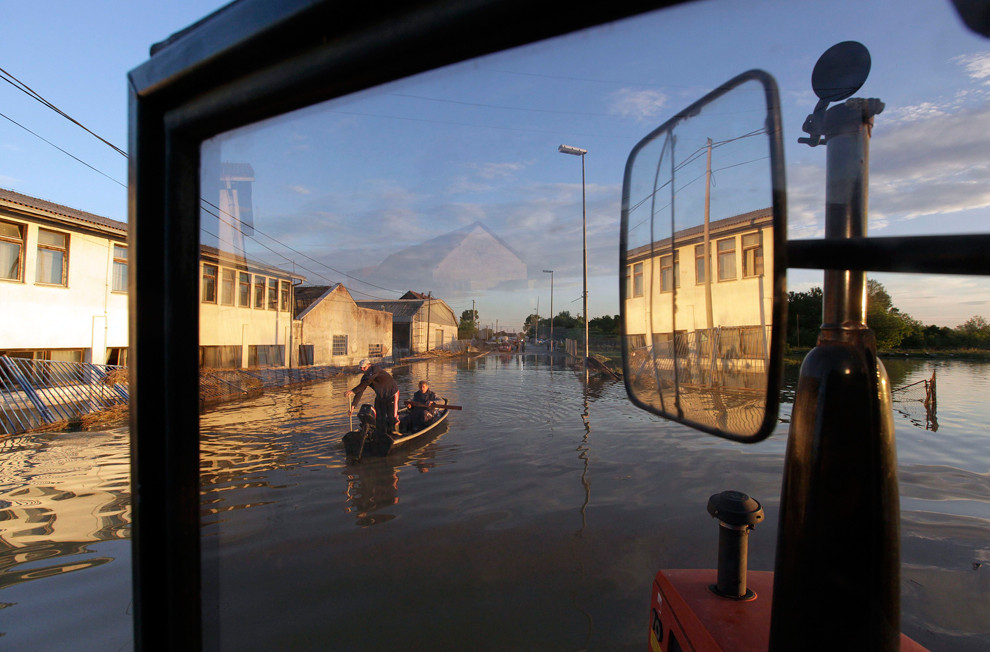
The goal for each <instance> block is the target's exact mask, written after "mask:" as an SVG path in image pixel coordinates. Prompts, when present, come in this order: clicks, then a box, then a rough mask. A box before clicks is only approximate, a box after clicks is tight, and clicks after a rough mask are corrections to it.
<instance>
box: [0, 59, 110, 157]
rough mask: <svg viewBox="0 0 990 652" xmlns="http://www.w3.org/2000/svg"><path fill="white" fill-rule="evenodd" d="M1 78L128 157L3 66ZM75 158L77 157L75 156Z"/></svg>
mask: <svg viewBox="0 0 990 652" xmlns="http://www.w3.org/2000/svg"><path fill="white" fill-rule="evenodd" d="M0 79H2V80H4V81H5V82H7V83H8V84H10V85H11V86H13V87H14V88H16V89H17V90H19V91H21V92H22V93H24V94H25V95H27V96H28V97H31V98H33V99H35V100H37V101H38V102H41V103H42V104H44V105H45V106H47V107H48V108H49V109H51V110H52V111H54V112H55V113H57V114H59V115H60V116H62V117H63V118H65V119H66V120H69V121H70V122H72V123H73V124H75V125H77V126H78V127H80V128H81V129H83V130H84V131H86V133H88V134H90V135H92V136H93V137H95V138H96V139H97V140H99V141H100V142H101V143H104V144H106V145H107V146H109V147H110V148H112V149H113V150H114V151H115V152H117V153H118V154H120V155H121V156H123V157H124V158H127V152H125V151H124V150H122V149H120V148H119V147H117V146H116V145H114V144H113V143H111V142H110V141H109V140H107V139H105V138H103V137H102V136H100V135H98V134H96V133H95V132H93V131H90V129H89V128H88V127H86V126H85V125H83V124H82V123H81V122H79V121H78V120H76V119H75V118H73V117H72V116H70V115H69V114H68V113H66V112H65V111H63V110H62V109H60V108H58V107H57V106H55V105H54V104H52V103H51V102H49V101H48V100H46V99H45V98H44V97H42V96H41V95H40V94H39V93H38V92H37V91H35V90H34V89H33V88H31V87H30V86H28V85H27V84H25V83H24V82H22V81H21V80H20V79H18V78H17V77H14V76H13V75H12V74H10V73H9V72H7V71H6V70H4V69H3V68H0ZM8 119H9V118H8ZM12 122H13V121H12ZM70 156H71V155H70ZM73 158H75V157H73Z"/></svg>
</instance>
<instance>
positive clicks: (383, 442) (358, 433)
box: [344, 403, 450, 460]
mask: <svg viewBox="0 0 990 652" xmlns="http://www.w3.org/2000/svg"><path fill="white" fill-rule="evenodd" d="M437 407H438V408H439V409H438V411H437V414H436V416H434V417H433V419H432V420H430V421H429V422H427V424H426V425H425V426H423V427H422V428H420V429H418V430H415V431H410V429H409V428H410V425H409V417H411V416H412V414H411V411H410V410H407V409H402V410H399V432H398V433H396V434H394V435H388V434H386V435H383V436H381V437H378V436H376V435H375V410H374V408H373V407H371V405H369V404H367V403H365V404H363V405H362V406H361V409H360V410H359V411H358V421H359V422H360V425H359V426H358V429H357V430H352V431H351V432H349V433H347V434H346V435H344V451H345V453H346V454H347V458H348V459H352V460H360V459H361V458H362V457H363V456H364V455H369V456H372V457H385V456H386V455H388V454H389V453H390V452H391V451H392V450H393V449H395V448H397V447H400V446H403V445H405V444H408V443H409V442H412V441H414V440H417V439H421V438H423V437H424V436H425V435H427V434H429V433H431V432H435V431H436V429H437V427H438V426H439V425H440V424H441V423H443V422H444V421H445V420H446V419H447V414H448V413H449V412H450V410H448V409H446V408H444V407H443V406H442V405H440V406H437Z"/></svg>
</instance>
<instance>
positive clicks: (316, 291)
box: [292, 283, 340, 319]
mask: <svg viewBox="0 0 990 652" xmlns="http://www.w3.org/2000/svg"><path fill="white" fill-rule="evenodd" d="M338 285H340V283H336V284H334V285H310V286H302V285H300V286H298V287H297V288H296V289H295V292H293V296H294V298H295V301H296V303H295V306H293V309H292V316H293V318H295V319H299V315H300V314H302V313H303V312H304V311H305V310H306V309H307V308H309V307H310V306H311V305H313V304H314V303H316V302H317V301H319V300H320V299H321V298H322V297H323V296H324V295H326V294H328V293H329V292H330V291H331V290H333V289H334V288H335V287H337V286H338Z"/></svg>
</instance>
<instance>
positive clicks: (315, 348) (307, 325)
mask: <svg viewBox="0 0 990 652" xmlns="http://www.w3.org/2000/svg"><path fill="white" fill-rule="evenodd" d="M295 297H296V300H295V317H296V321H295V326H294V328H295V334H294V340H295V342H297V343H298V345H297V346H296V347H295V348H294V355H295V359H294V360H293V366H296V365H298V366H307V365H318V366H320V365H329V366H335V367H347V366H356V365H357V364H358V363H359V362H360V361H361V360H362V359H363V358H368V359H371V360H374V361H377V360H382V359H384V358H388V357H390V356H392V315H391V314H390V313H388V312H383V311H381V310H374V309H371V308H364V307H361V306H359V305H358V304H357V303H356V302H355V301H354V299H353V298H352V297H351V294H350V292H348V291H347V288H345V287H344V286H343V285H341V284H340V283H338V284H336V285H333V286H316V287H299V288H296V290H295Z"/></svg>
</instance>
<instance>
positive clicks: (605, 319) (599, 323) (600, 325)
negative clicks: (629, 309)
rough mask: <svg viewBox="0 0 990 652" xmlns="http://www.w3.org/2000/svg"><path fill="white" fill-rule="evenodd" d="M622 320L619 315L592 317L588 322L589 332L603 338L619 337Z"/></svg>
mask: <svg viewBox="0 0 990 652" xmlns="http://www.w3.org/2000/svg"><path fill="white" fill-rule="evenodd" d="M620 324H621V320H620V319H619V315H614V316H609V315H603V316H601V317H592V318H591V319H589V320H588V331H589V332H593V333H596V334H598V335H601V336H603V337H618V335H619V332H620V331H621V329H620Z"/></svg>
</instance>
